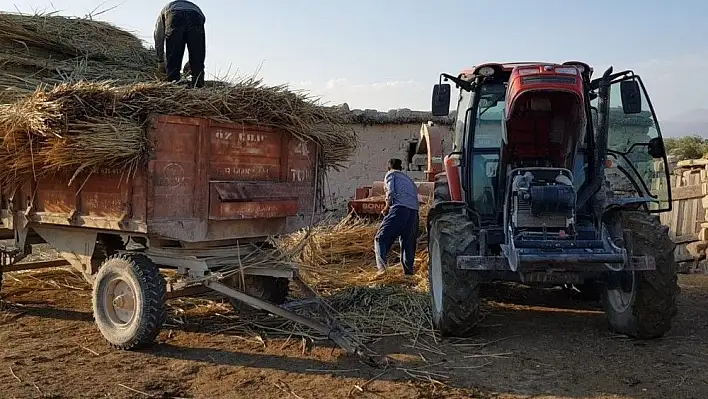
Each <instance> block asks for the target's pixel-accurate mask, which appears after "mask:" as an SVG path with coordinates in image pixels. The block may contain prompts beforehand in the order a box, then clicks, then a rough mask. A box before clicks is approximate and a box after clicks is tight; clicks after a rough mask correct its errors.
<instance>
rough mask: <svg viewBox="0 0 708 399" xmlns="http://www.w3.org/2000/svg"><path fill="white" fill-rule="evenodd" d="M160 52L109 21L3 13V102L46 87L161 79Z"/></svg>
mask: <svg viewBox="0 0 708 399" xmlns="http://www.w3.org/2000/svg"><path fill="white" fill-rule="evenodd" d="M155 58H156V55H155V52H154V51H153V50H150V49H147V48H145V47H143V45H142V43H141V42H140V39H138V38H137V37H136V36H135V35H133V34H131V33H129V32H126V31H123V30H121V29H118V28H116V27H114V26H112V25H110V24H108V23H106V22H101V21H95V20H91V19H82V18H67V17H61V16H56V15H51V14H50V15H21V14H12V13H5V12H3V13H0V85H1V86H3V88H5V90H4V91H3V92H2V93H0V102H4V103H5V102H11V101H13V100H15V99H17V98H19V97H21V96H23V95H26V94H28V93H32V92H33V91H34V90H35V89H36V88H37V87H39V86H42V85H50V86H53V85H56V84H60V83H64V82H78V81H82V80H87V81H103V80H112V81H117V82H123V83H130V82H135V81H141V80H154V79H155Z"/></svg>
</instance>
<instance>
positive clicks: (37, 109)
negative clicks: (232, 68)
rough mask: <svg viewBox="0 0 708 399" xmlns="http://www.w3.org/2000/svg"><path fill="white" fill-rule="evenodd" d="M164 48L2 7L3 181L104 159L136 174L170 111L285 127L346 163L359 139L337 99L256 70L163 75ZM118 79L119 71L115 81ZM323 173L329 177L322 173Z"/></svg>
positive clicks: (86, 167)
mask: <svg viewBox="0 0 708 399" xmlns="http://www.w3.org/2000/svg"><path fill="white" fill-rule="evenodd" d="M154 59H155V56H154V53H153V51H151V50H148V49H146V48H144V47H143V46H142V45H141V44H140V40H139V39H138V38H136V37H135V36H133V35H132V34H130V33H128V32H125V31H122V30H120V29H118V28H115V27H112V26H111V25H108V24H106V23H103V22H97V21H90V20H85V19H70V18H64V17H57V16H22V15H14V14H7V13H0V62H1V63H2V64H1V65H2V68H0V84H3V85H5V86H7V87H9V89H8V90H6V91H5V92H4V96H3V98H4V99H5V101H2V100H3V98H0V102H6V101H7V99H11V100H13V102H11V103H4V104H0V134H2V144H3V146H2V147H3V148H2V149H0V165H2V166H3V168H0V184H2V185H3V186H9V187H10V188H12V187H15V186H17V185H18V184H20V182H21V181H22V180H24V179H27V178H30V177H34V178H39V177H44V176H55V175H61V176H62V177H67V178H73V177H76V176H78V175H79V174H80V173H85V174H90V173H92V172H96V171H99V170H101V169H110V170H115V169H119V170H121V171H122V172H123V173H125V174H127V175H130V174H131V173H133V172H134V171H135V170H136V169H137V168H138V167H141V165H143V164H144V163H145V162H146V161H147V159H148V158H149V157H150V150H151V148H150V145H149V142H148V140H147V138H146V129H147V128H148V127H149V121H150V116H151V115H154V114H169V115H178V116H193V117H204V118H210V119H212V120H215V121H218V122H227V123H235V124H241V123H247V124H252V125H258V126H267V127H273V128H277V129H280V130H283V131H285V132H287V133H289V134H291V135H293V136H295V137H298V138H300V139H303V140H309V141H314V142H315V143H316V144H318V146H319V147H320V149H321V152H322V156H321V158H320V161H321V165H320V166H321V167H323V168H334V169H337V168H339V167H340V166H342V163H343V162H344V161H346V160H347V159H348V158H349V156H350V155H351V154H352V153H353V151H354V149H355V147H356V144H357V141H356V135H355V133H354V131H353V130H352V129H351V128H349V127H347V126H346V120H345V117H344V116H343V115H342V114H341V113H339V112H338V111H337V110H335V109H331V108H324V107H321V106H319V104H318V103H317V101H316V100H315V99H313V98H310V97H309V96H308V95H306V94H304V93H302V92H297V93H296V92H291V91H289V90H288V89H287V87H285V86H267V85H265V84H263V83H262V82H261V81H260V80H257V79H254V78H246V79H241V80H238V81H235V82H216V83H213V84H211V85H209V86H208V87H206V88H203V89H189V88H187V87H185V86H182V85H179V84H168V83H162V82H159V81H158V80H156V79H155V76H154V72H155V63H154ZM107 79H110V82H109V81H106V80H107ZM323 175H324V173H323V174H322V175H320V178H322V176H323Z"/></svg>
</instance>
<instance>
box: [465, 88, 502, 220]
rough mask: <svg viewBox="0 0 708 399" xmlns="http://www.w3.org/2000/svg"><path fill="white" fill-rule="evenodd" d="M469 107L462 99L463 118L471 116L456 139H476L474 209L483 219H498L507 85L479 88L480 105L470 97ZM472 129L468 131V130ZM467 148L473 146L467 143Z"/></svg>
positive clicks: (473, 189) (473, 153) (473, 147)
mask: <svg viewBox="0 0 708 399" xmlns="http://www.w3.org/2000/svg"><path fill="white" fill-rule="evenodd" d="M467 95H468V96H469V99H468V102H467V103H466V104H465V103H464V102H463V100H464V99H465V96H464V95H463V96H462V97H461V99H460V107H461V108H462V107H464V109H459V110H458V111H461V113H460V115H467V117H466V118H464V119H465V120H466V122H467V123H463V124H461V125H458V127H459V128H460V130H459V131H458V132H456V133H458V134H456V137H460V138H461V139H462V140H465V141H466V140H469V139H470V138H472V137H474V143H473V145H472V146H471V147H472V148H471V153H472V168H471V169H472V170H471V171H470V172H471V173H472V176H471V178H472V193H471V194H472V202H473V204H472V207H473V208H474V209H475V211H476V212H478V213H479V214H480V216H482V217H490V218H495V217H496V215H497V201H496V192H497V190H496V188H497V184H498V168H499V152H500V149H501V145H502V137H503V134H504V127H503V126H504V109H505V107H506V102H505V97H506V84H505V83H493V84H486V85H483V86H482V87H481V88H479V91H478V96H479V101H476V102H475V101H474V98H473V97H474V94H472V93H467ZM466 126H469V128H468V129H464V127H466ZM464 147H465V148H469V144H467V143H464Z"/></svg>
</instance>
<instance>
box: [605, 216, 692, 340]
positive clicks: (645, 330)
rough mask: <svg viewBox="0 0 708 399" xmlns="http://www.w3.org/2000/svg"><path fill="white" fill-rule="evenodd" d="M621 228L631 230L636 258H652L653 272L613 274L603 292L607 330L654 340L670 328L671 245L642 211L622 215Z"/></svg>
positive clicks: (673, 298)
mask: <svg viewBox="0 0 708 399" xmlns="http://www.w3.org/2000/svg"><path fill="white" fill-rule="evenodd" d="M620 218H621V219H620V224H621V226H622V228H623V229H625V230H630V231H631V238H630V240H631V241H632V242H631V245H632V246H631V248H632V252H633V253H634V254H636V255H649V256H653V257H654V259H655V262H656V270H652V271H634V272H632V271H627V272H613V273H611V274H610V279H609V280H610V281H609V282H608V284H607V287H606V289H605V290H604V292H603V298H602V300H603V301H602V302H603V307H604V310H605V314H606V316H607V320H608V323H609V325H610V328H611V329H612V330H613V331H615V332H617V333H620V334H624V335H627V336H630V337H633V338H639V339H654V338H659V337H661V336H663V335H664V334H665V333H666V332H668V331H669V330H670V329H671V322H672V320H673V318H674V316H676V312H677V309H676V298H677V296H678V293H679V287H678V283H677V279H678V278H677V274H676V262H675V260H674V244H673V242H672V241H671V239H670V238H669V236H668V234H667V232H666V230H665V229H663V228H662V226H661V223H659V221H658V220H657V218H655V217H653V216H651V215H648V214H646V213H643V212H623V213H622V214H621V215H620Z"/></svg>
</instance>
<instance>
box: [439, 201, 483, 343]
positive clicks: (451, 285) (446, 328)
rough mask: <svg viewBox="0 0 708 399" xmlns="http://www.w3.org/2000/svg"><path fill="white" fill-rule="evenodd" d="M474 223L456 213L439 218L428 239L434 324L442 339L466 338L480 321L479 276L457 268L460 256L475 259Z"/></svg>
mask: <svg viewBox="0 0 708 399" xmlns="http://www.w3.org/2000/svg"><path fill="white" fill-rule="evenodd" d="M473 228H474V223H472V222H471V221H469V220H468V219H467V218H465V216H464V215H461V214H457V213H443V214H439V215H436V216H435V217H434V219H433V220H431V224H430V232H429V238H428V253H429V257H430V258H429V260H430V262H429V265H428V278H429V282H430V296H431V304H432V313H433V324H434V326H435V328H436V329H437V330H438V331H440V333H441V334H442V335H443V336H454V337H467V336H470V335H471V334H472V332H473V331H474V328H475V327H476V325H477V322H478V321H479V305H480V297H479V288H480V281H481V279H480V275H479V272H474V271H470V270H462V269H458V268H457V256H458V255H460V254H465V255H475V254H477V252H478V247H477V242H476V241H477V240H476V237H475V236H474V234H473Z"/></svg>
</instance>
